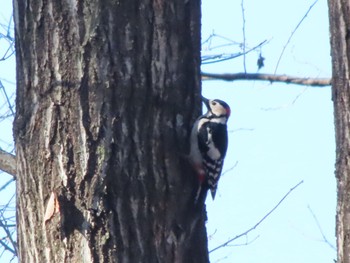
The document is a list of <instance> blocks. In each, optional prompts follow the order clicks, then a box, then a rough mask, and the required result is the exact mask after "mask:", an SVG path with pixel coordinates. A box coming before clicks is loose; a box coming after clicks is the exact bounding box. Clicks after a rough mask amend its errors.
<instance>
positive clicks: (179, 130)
mask: <svg viewBox="0 0 350 263" xmlns="http://www.w3.org/2000/svg"><path fill="white" fill-rule="evenodd" d="M14 9H15V15H14V17H15V29H16V53H17V85H18V87H17V107H16V109H17V111H16V119H15V125H14V134H15V142H16V157H17V174H18V179H17V220H18V231H17V233H18V244H19V258H20V261H21V262H131V263H134V262H179V263H180V262H199V263H200V262H208V252H207V238H206V230H205V212H204V208H203V207H197V208H196V207H194V204H193V192H192V189H193V188H194V183H195V182H194V178H193V172H192V171H191V168H190V167H189V165H188V163H187V161H186V160H185V158H184V157H183V156H185V155H186V153H187V152H188V147H187V146H188V144H189V143H188V139H189V132H190V128H191V127H190V126H191V124H192V123H193V121H194V119H195V118H196V116H197V115H198V113H199V108H200V71H199V65H200V52H199V51H200V1H198V0H195V1H175V2H174V1H164V0H163V1H158V0H157V1H126V0H122V1H108V0H105V1H104V0H93V1H78V2H74V1H34V0H29V1H24V0H15V1H14ZM51 193H55V195H56V196H57V199H58V203H59V204H58V205H59V209H60V211H59V213H57V214H53V216H52V217H50V220H48V221H47V222H46V223H43V222H44V214H45V209H46V207H47V202H48V201H49V197H50V195H51Z"/></svg>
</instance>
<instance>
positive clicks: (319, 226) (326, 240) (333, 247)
mask: <svg viewBox="0 0 350 263" xmlns="http://www.w3.org/2000/svg"><path fill="white" fill-rule="evenodd" d="M307 208H308V209H309V211H310V213H311V215H312V217H313V218H314V220H315V223H316V225H317V228H318V230H319V231H320V233H321V235H322V238H323V241H324V242H325V243H326V244H327V245H328V246H330V247H331V248H332V249H333V250H335V251H336V250H337V249H336V248H335V246H334V245H333V244H332V243H331V242H329V240H328V239H327V237H326V236H325V234H324V233H323V230H322V227H321V225H320V222H318V219H317V217H316V215H315V213H314V212H313V211H312V209H311V207H310V206H309V205H308V206H307Z"/></svg>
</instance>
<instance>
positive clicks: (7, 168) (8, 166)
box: [0, 149, 16, 178]
mask: <svg viewBox="0 0 350 263" xmlns="http://www.w3.org/2000/svg"><path fill="white" fill-rule="evenodd" d="M0 170H2V171H4V172H6V173H8V174H10V175H12V176H13V177H14V178H16V157H15V156H14V155H13V154H10V153H8V152H5V151H3V150H1V149H0Z"/></svg>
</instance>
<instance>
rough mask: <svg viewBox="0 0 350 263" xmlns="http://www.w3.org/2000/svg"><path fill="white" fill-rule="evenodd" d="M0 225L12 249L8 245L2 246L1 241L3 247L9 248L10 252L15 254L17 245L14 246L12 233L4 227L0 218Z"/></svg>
mask: <svg viewBox="0 0 350 263" xmlns="http://www.w3.org/2000/svg"><path fill="white" fill-rule="evenodd" d="M0 227H1V228H2V229H3V230H4V232H5V233H6V236H7V238H8V240H9V241H10V243H11V245H12V247H13V249H11V248H10V247H9V246H7V245H6V246H4V244H3V242H1V244H2V245H3V246H4V247H5V249H7V250H9V251H10V252H12V253H13V254H15V255H17V247H16V242H15V241H14V240H13V239H12V235H11V233H10V231H9V229H8V228H7V227H6V224H4V223H3V222H2V219H1V218H0Z"/></svg>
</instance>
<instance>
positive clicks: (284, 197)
mask: <svg viewBox="0 0 350 263" xmlns="http://www.w3.org/2000/svg"><path fill="white" fill-rule="evenodd" d="M303 182H304V181H303V180H302V181H300V182H299V183H297V184H296V185H295V186H293V187H292V188H291V189H289V191H288V192H287V193H286V194H285V195H284V196H283V197H282V199H281V200H280V201H279V202H278V203H277V204H276V205H275V206H274V207H273V208H272V209H271V210H270V211H269V212H268V213H267V214H265V215H264V216H263V217H262V218H261V219H260V220H259V221H258V223H256V224H255V225H254V226H253V227H251V228H249V229H248V230H247V231H245V232H243V233H242V234H239V235H237V236H235V237H234V238H231V239H229V240H228V241H226V242H225V243H222V244H221V245H219V246H217V247H216V248H213V249H212V250H210V251H209V253H211V252H214V251H215V250H218V249H219V248H222V247H225V246H227V245H228V244H230V243H231V242H232V241H234V240H236V239H238V238H240V237H242V236H246V235H247V234H248V233H249V232H251V231H253V230H254V229H256V228H257V227H258V226H259V225H260V224H261V223H262V222H263V221H264V220H265V219H266V218H267V217H268V216H269V215H271V214H272V213H273V211H275V210H276V209H277V207H279V205H280V204H281V203H282V202H283V201H284V200H285V199H286V198H287V196H288V195H289V194H290V193H291V192H292V191H293V190H294V189H296V188H297V187H298V186H299V185H301V184H302V183H303Z"/></svg>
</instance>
